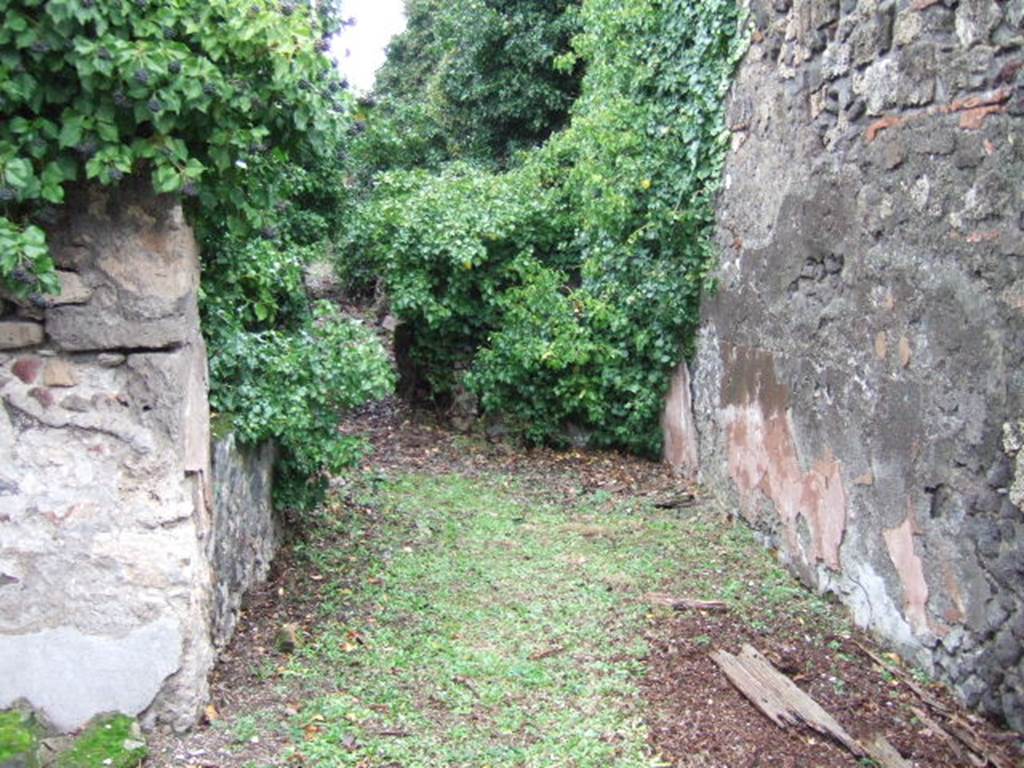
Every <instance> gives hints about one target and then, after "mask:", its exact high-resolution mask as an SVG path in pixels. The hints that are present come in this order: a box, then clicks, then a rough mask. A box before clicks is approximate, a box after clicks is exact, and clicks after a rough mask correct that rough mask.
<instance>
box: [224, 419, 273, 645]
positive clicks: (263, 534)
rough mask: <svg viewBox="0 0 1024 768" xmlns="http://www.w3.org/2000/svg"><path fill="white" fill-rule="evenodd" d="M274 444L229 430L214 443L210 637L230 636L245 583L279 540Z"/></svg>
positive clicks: (266, 563)
mask: <svg viewBox="0 0 1024 768" xmlns="http://www.w3.org/2000/svg"><path fill="white" fill-rule="evenodd" d="M275 455H276V451H275V450H274V446H273V445H272V444H270V443H267V444H265V445H263V446H260V447H258V448H250V447H246V446H242V445H239V444H238V441H237V440H236V438H235V436H234V435H233V434H228V435H226V436H224V437H221V438H219V439H217V440H215V441H214V443H213V498H214V516H213V536H212V537H211V539H210V544H211V546H210V548H209V550H208V556H209V558H210V562H211V564H212V566H213V572H214V576H215V580H214V592H213V640H214V644H215V646H216V647H217V648H218V649H219V648H222V647H223V646H224V645H226V644H227V642H228V641H229V640H230V639H231V635H232V633H234V631H235V624H236V622H237V620H238V613H239V610H240V609H241V606H242V598H243V597H244V595H245V593H246V592H247V591H248V589H249V588H250V587H251V586H253V585H254V584H257V583H259V582H262V581H263V580H265V579H266V577H267V574H268V572H269V571H270V563H271V561H272V560H273V559H274V555H275V553H276V552H277V548H278V546H279V545H280V543H281V533H282V532H281V526H280V521H279V520H278V518H277V516H276V515H275V514H274V507H273V499H272V490H273V479H274V459H275Z"/></svg>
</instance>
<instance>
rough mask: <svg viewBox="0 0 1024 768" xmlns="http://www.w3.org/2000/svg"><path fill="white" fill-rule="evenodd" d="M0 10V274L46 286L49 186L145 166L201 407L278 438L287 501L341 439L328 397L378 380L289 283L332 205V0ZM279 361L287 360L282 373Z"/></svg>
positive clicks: (343, 124) (335, 206)
mask: <svg viewBox="0 0 1024 768" xmlns="http://www.w3.org/2000/svg"><path fill="white" fill-rule="evenodd" d="M0 18H2V23H0V113H2V114H3V116H4V118H5V119H4V120H2V121H0V177H2V179H0V181H2V183H0V284H2V286H3V287H4V288H6V290H7V291H9V292H10V293H12V294H13V295H14V296H16V297H21V298H25V297H31V295H32V294H33V293H34V292H44V291H52V290H54V289H55V288H56V280H55V277H54V274H53V262H52V259H51V258H50V256H49V253H48V250H47V247H46V242H45V235H44V232H43V229H42V228H41V227H45V225H46V224H47V223H49V222H50V221H51V220H52V218H53V206H56V205H60V204H61V203H62V202H63V200H64V194H65V187H66V186H67V185H68V184H72V183H80V182H90V183H98V184H104V185H110V184H115V183H117V182H118V181H119V180H120V179H121V178H122V177H124V176H126V175H128V174H148V175H149V176H150V177H151V179H152V182H153V186H154V188H155V190H156V191H158V192H161V193H179V194H182V195H184V196H185V197H186V198H187V199H188V201H189V204H188V208H189V211H190V213H191V214H192V220H193V222H194V224H195V225H196V228H197V232H198V234H199V238H200V241H201V244H202V250H203V255H204V262H205V263H204V276H203V277H204V289H205V292H204V301H203V319H204V331H205V333H206V334H207V337H208V338H209V340H210V346H211V352H212V366H211V369H212V374H213V382H212V383H213V393H212V394H213V397H212V401H213V405H214V407H215V408H217V409H220V410H222V411H227V412H228V415H231V416H234V417H235V418H236V420H237V423H238V425H239V427H240V429H241V431H242V434H243V436H244V437H246V438H247V439H250V440H261V439H265V438H275V439H277V440H278V441H279V442H280V443H281V446H282V449H283V451H284V454H285V456H286V459H287V460H286V462H285V464H284V467H285V469H286V471H289V472H288V474H287V476H286V478H285V479H286V480H287V481H288V482H286V483H285V484H284V485H283V486H282V488H283V490H284V491H285V494H284V496H283V498H282V500H283V501H285V502H292V501H295V499H296V498H297V497H296V496H295V494H294V493H292V491H294V490H295V489H301V490H303V491H305V490H309V489H306V488H304V487H303V481H304V480H305V478H306V477H308V476H310V475H315V474H316V472H317V471H319V470H320V469H321V468H322V467H325V466H326V467H327V468H331V467H333V466H335V465H336V460H337V459H339V458H340V457H342V456H344V455H346V453H347V452H349V453H350V452H351V448H350V447H346V446H343V445H342V444H341V443H340V442H339V440H340V438H338V436H337V434H336V432H335V430H334V429H333V425H331V426H330V428H328V426H327V421H329V416H330V411H329V409H331V408H333V407H335V406H337V405H340V404H351V403H353V402H355V401H357V400H358V398H359V397H365V396H369V395H377V394H382V393H383V392H384V391H386V390H387V389H388V386H389V374H388V372H387V366H386V363H385V361H384V355H383V353H382V352H381V351H379V347H378V346H377V345H376V342H375V341H374V339H373V337H372V336H371V335H370V334H369V333H367V332H364V331H362V330H360V329H358V328H355V327H351V326H350V324H349V323H348V321H344V320H342V319H341V318H337V317H331V316H328V315H327V314H325V313H314V312H313V310H312V308H311V307H310V306H309V305H308V302H307V301H306V299H305V294H304V291H303V288H302V266H303V264H304V263H305V262H307V261H308V260H309V259H311V258H313V257H316V256H320V257H323V255H324V254H325V251H326V248H327V247H328V246H329V244H330V243H331V241H332V240H334V239H336V237H337V232H338V227H339V225H340V224H341V222H342V219H343V217H344V216H343V211H344V207H345V198H344V195H345V190H344V185H343V184H342V182H341V176H340V172H339V170H338V165H339V154H340V153H341V152H342V151H343V148H344V144H345V137H346V131H347V130H348V128H349V126H350V125H351V118H350V111H351V110H350V107H351V99H350V97H349V96H348V95H347V94H346V93H345V92H344V88H343V84H342V83H341V82H340V78H339V76H338V75H337V73H336V68H335V66H334V63H333V62H332V61H331V60H330V58H329V57H328V56H327V55H326V53H325V51H326V47H327V40H328V38H329V36H330V35H331V34H333V32H334V31H335V30H336V29H337V27H338V23H339V22H338V21H337V19H336V18H335V17H334V9H333V6H332V4H330V3H324V4H320V3H316V4H312V5H311V4H307V3H295V2H291V1H290V0H286V1H285V2H282V3H265V2H262V0H203V1H202V2H200V1H199V0H172V1H171V2H154V1H153V0H109V1H105V2H95V1H94V0H47V1H46V2H44V1H43V0H3V2H0ZM325 341H329V342H331V343H332V344H333V346H331V347H330V348H329V349H324V348H319V349H309V348H308V347H309V345H310V343H311V342H313V343H315V344H322V343H323V342H325ZM243 349H244V350H246V353H247V354H246V355H245V356H240V355H238V351H239V350H243ZM290 365H303V366H305V368H304V369H303V370H302V372H301V373H299V372H295V373H294V374H292V378H288V377H287V376H285V375H284V373H283V370H284V369H285V368H286V367H288V366H290ZM356 378H358V379H359V380H360V381H361V382H362V385H361V386H360V387H359V388H358V389H356V390H351V389H349V390H345V388H346V387H348V386H350V385H351V382H352V381H353V380H354V379H356ZM282 387H288V389H282ZM315 489H316V484H315V483H314V486H313V488H312V490H315Z"/></svg>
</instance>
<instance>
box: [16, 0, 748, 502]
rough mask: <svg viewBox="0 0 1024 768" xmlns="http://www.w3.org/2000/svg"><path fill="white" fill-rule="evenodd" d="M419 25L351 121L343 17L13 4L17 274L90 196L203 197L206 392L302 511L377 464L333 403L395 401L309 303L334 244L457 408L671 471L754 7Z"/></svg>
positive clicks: (546, 7)
mask: <svg viewBox="0 0 1024 768" xmlns="http://www.w3.org/2000/svg"><path fill="white" fill-rule="evenodd" d="M408 11H409V16H410V20H409V28H408V30H407V32H406V33H405V34H404V35H402V36H401V37H400V38H399V39H398V40H396V42H395V43H394V44H393V46H392V48H391V58H390V61H389V62H388V64H387V66H386V67H385V70H384V72H383V73H382V75H381V80H380V87H379V93H378V94H377V95H376V97H375V99H368V100H366V101H365V102H364V103H363V104H362V105H361V106H360V107H358V108H357V107H356V106H355V105H354V104H353V102H352V99H351V97H350V96H349V95H348V94H347V93H346V92H345V89H344V86H343V84H342V83H341V82H340V81H339V76H338V75H337V73H336V68H335V66H334V64H333V62H332V61H331V60H330V59H329V58H328V57H327V56H326V55H325V50H326V47H327V40H328V39H329V37H330V35H331V34H333V33H334V32H335V31H336V30H337V29H338V27H339V23H340V22H339V21H338V20H337V18H336V17H335V14H334V11H333V5H332V4H330V3H315V4H312V5H309V4H305V3H294V2H291V0H285V2H281V3H276V2H275V3H265V2H263V0H209V1H205V0H204V2H199V1H198V0H173V1H172V2H166V3H156V2H153V0H111V2H102V3H99V2H94V0H47V1H46V2H44V0H3V2H2V4H0V14H2V19H3V24H2V26H0V112H2V113H3V115H4V116H5V117H6V118H7V119H5V120H4V121H3V122H2V123H0V176H2V184H0V206H2V211H0V212H2V215H0V281H2V283H3V286H4V287H5V288H6V290H7V291H8V292H10V293H12V294H14V295H15V296H17V297H19V298H20V299H23V300H24V299H26V298H28V299H31V297H32V294H34V293H36V292H45V291H52V290H54V289H55V287H56V282H55V278H54V274H53V262H52V260H51V259H50V256H49V254H48V251H47V247H46V242H45V236H44V233H43V229H42V228H41V227H45V225H46V224H47V222H48V221H49V220H51V219H52V214H53V206H57V205H60V204H61V203H62V201H63V199H64V190H65V187H66V186H67V185H68V184H72V183H80V182H90V183H98V184H115V183H117V182H118V180H120V179H121V178H122V177H124V176H125V175H128V174H148V175H149V176H150V177H151V179H152V182H153V185H154V188H155V189H156V190H157V191H159V192H164V193H177V194H181V195H184V196H185V198H186V201H187V209H188V211H189V212H190V214H191V218H192V221H193V222H194V224H195V226H196V229H197V233H198V235H199V238H200V241H201V244H202V249H203V257H204V275H203V295H202V310H203V322H204V332H205V333H206V335H207V338H208V340H209V342H210V350H211V373H212V393H211V401H212V404H213V406H214V408H215V410H217V411H218V412H220V413H221V414H223V415H225V416H226V417H228V419H230V420H231V422H232V423H233V424H234V425H235V427H236V428H237V429H238V430H239V432H240V434H241V435H242V437H243V438H244V439H246V440H248V441H258V440H262V439H267V438H273V439H275V440H277V441H278V442H279V443H280V445H281V447H282V449H283V453H284V456H285V461H284V462H283V463H282V467H283V468H284V473H285V474H284V477H283V480H284V482H283V483H281V484H280V485H279V489H280V491H281V494H280V501H281V502H282V503H285V504H295V503H299V502H303V503H305V502H308V501H310V500H313V499H316V498H317V497H318V495H319V491H320V490H321V489H322V482H320V481H321V480H322V471H323V470H325V469H326V470H334V469H337V468H338V467H339V466H341V465H342V464H343V463H344V462H345V461H346V460H348V459H350V458H351V457H352V456H353V455H355V451H356V448H355V447H354V446H353V445H352V444H351V443H348V442H346V441H345V440H343V439H342V438H341V437H340V436H339V435H338V434H337V431H336V430H335V428H334V418H335V416H336V414H337V412H338V410H339V409H341V408H344V407H350V406H352V405H355V404H357V403H359V402H362V401H364V400H365V399H367V398H370V397H375V396H379V395H382V394H384V393H385V392H386V391H387V390H388V389H389V388H390V387H391V383H392V382H391V374H390V371H389V368H388V365H387V362H386V360H385V356H384V354H383V352H382V350H381V349H380V348H379V346H378V345H377V342H376V341H375V340H374V338H373V336H372V335H371V334H370V333H369V332H368V331H366V330H364V329H362V328H360V327H358V326H355V325H353V324H352V323H351V322H350V321H348V320H345V319H343V318H341V317H339V316H337V315H336V314H332V313H331V312H329V311H327V310H325V309H315V308H314V307H312V306H311V305H310V303H309V301H308V300H307V298H306V295H305V292H304V290H303V284H302V283H303V281H302V270H303V267H304V265H306V264H307V263H309V262H310V261H311V260H315V259H319V258H323V257H324V256H325V255H327V254H330V253H332V251H333V250H334V249H335V245H337V244H339V243H340V245H341V249H340V250H341V254H340V258H339V263H340V266H341V269H342V272H343V273H344V274H346V275H348V276H349V278H350V280H351V281H352V282H353V284H354V285H355V286H357V287H358V286H362V287H363V288H364V289H366V288H368V287H369V286H370V285H372V284H373V283H375V282H376V281H377V280H378V279H379V278H381V277H382V278H383V285H384V287H385V289H386V291H387V293H388V295H389V298H390V300H391V303H392V307H393V310H394V312H395V313H396V314H397V315H398V316H399V317H400V318H401V319H402V320H405V321H406V322H407V326H406V327H408V328H411V329H412V330H413V339H412V349H411V356H412V359H413V360H414V361H415V362H416V364H417V365H418V367H419V369H420V370H421V371H422V372H423V375H424V377H425V381H426V382H427V384H428V385H429V388H430V390H431V392H432V394H433V396H434V397H436V398H438V399H440V400H444V399H445V398H447V397H449V396H450V395H451V394H452V392H453V391H454V390H455V389H456V387H457V386H462V385H465V386H468V387H469V388H471V389H472V390H474V391H475V392H476V393H477V394H478V395H479V398H480V401H481V403H482V404H483V407H484V408H485V410H487V411H488V412H491V413H493V414H500V415H501V416H502V418H504V419H505V421H506V422H507V423H508V425H509V426H510V427H512V428H513V429H514V431H516V432H517V433H519V434H521V435H522V436H524V437H526V438H527V439H529V440H531V441H534V442H549V443H556V444H557V443H564V442H566V441H567V440H568V437H567V435H568V434H570V433H574V434H576V435H581V434H582V435H587V436H589V437H588V439H589V442H590V443H591V444H594V445H617V446H622V447H626V448H630V449H633V450H637V451H642V452H655V451H656V450H657V449H658V444H659V441H660V436H659V430H658V429H657V421H658V412H659V410H660V406H661V400H662V395H663V393H664V391H665V388H666V384H667V378H668V373H669V371H670V369H671V368H672V367H673V366H674V365H675V363H676V362H678V360H679V358H680V357H681V356H682V355H683V354H685V353H686V352H687V351H688V345H689V344H690V341H691V339H692V335H693V331H694V328H695V326H696V322H697V311H698V303H699V297H700V294H701V292H702V290H704V289H705V288H706V287H707V274H708V271H709V268H710V265H711V261H712V258H713V253H712V248H711V244H710V225H711V221H712V206H711V201H712V195H713V194H714V192H715V189H716V185H717V180H718V176H719V172H720V169H721V164H722V160H723V156H724V151H725V133H724V131H723V125H722V108H723V107H722V105H723V101H724V95H725V90H726V88H727V86H728V82H729V78H730V76H731V73H732V70H733V67H734V66H735V64H736V61H737V59H738V56H739V53H740V50H741V47H742V39H743V36H742V34H741V30H742V18H741V12H740V11H739V9H738V8H737V6H736V4H735V2H734V1H733V0H701V1H700V2H684V0H586V1H585V2H578V1H577V0H513V1H511V2H508V1H502V2H498V0H457V1H456V2H440V0H410V1H409V3H408ZM353 137H355V138H353ZM351 187H355V193H354V194H353V193H352V192H351V191H350V188H351ZM311 478H312V480H311V481H310V479H311Z"/></svg>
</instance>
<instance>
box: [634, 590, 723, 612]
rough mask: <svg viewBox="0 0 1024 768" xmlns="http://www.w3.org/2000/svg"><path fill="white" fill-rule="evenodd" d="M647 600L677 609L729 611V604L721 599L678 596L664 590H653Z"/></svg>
mask: <svg viewBox="0 0 1024 768" xmlns="http://www.w3.org/2000/svg"><path fill="white" fill-rule="evenodd" d="M647 601H648V602H650V603H654V604H655V605H667V606H670V607H671V608H673V609H675V610H677V611H727V610H729V606H728V605H727V604H726V603H724V602H722V601H721V600H698V599H696V598H692V597H676V596H673V595H666V594H665V593H663V592H651V593H649V594H648V595H647Z"/></svg>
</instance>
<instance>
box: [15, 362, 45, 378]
mask: <svg viewBox="0 0 1024 768" xmlns="http://www.w3.org/2000/svg"><path fill="white" fill-rule="evenodd" d="M42 369H43V361H42V359H41V358H38V357H19V358H18V359H17V360H15V362H14V365H13V366H12V367H11V372H12V373H14V375H15V376H17V377H18V378H19V379H21V380H22V381H23V382H25V383H26V384H31V383H33V382H34V381H35V380H36V379H37V378H38V377H39V372H40V371H41V370H42Z"/></svg>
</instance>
